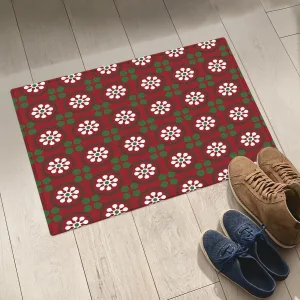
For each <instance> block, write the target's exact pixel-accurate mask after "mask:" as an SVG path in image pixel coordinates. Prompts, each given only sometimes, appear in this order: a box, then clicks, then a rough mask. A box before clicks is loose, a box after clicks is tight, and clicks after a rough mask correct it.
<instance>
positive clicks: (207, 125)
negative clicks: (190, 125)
mask: <svg viewBox="0 0 300 300" xmlns="http://www.w3.org/2000/svg"><path fill="white" fill-rule="evenodd" d="M215 126H216V120H215V119H213V118H212V117H210V116H208V117H204V116H202V117H200V119H198V120H196V127H197V128H198V129H199V130H201V131H202V130H206V131H207V130H210V129H211V128H213V127H215Z"/></svg>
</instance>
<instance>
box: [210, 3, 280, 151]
mask: <svg viewBox="0 0 300 300" xmlns="http://www.w3.org/2000/svg"><path fill="white" fill-rule="evenodd" d="M209 2H210V3H211V5H212V7H213V9H214V10H215V12H216V14H217V15H218V16H219V19H220V22H221V23H222V25H223V27H224V29H225V31H226V33H227V35H228V38H229V40H230V41H231V43H232V47H233V49H234V50H235V52H236V55H237V57H238V58H239V61H240V63H241V65H242V66H243V68H244V70H245V73H246V74H247V76H248V78H249V81H250V83H251V86H252V87H253V89H254V91H255V94H256V97H257V100H258V101H259V103H260V106H261V110H262V111H263V112H264V114H265V117H264V118H265V119H267V120H268V123H269V125H270V127H271V129H272V133H273V134H274V136H275V138H276V141H277V143H278V144H279V146H280V148H281V149H283V147H282V145H281V142H280V141H279V138H278V136H277V133H276V131H275V130H274V128H273V125H272V123H271V121H270V118H269V117H268V114H267V113H266V110H265V108H264V106H263V102H262V101H261V100H260V97H259V95H258V93H257V91H256V88H255V86H254V84H253V82H252V80H251V77H250V75H249V74H248V72H247V69H246V67H245V65H244V64H243V61H242V59H241V58H240V56H239V54H238V51H237V50H236V47H235V46H234V43H233V41H232V39H231V37H230V34H229V32H228V30H227V28H226V26H225V24H224V22H223V20H222V18H221V16H220V14H219V12H218V10H217V9H216V7H215V6H214V4H213V3H212V1H211V0H209ZM259 3H260V4H261V2H260V1H259ZM261 6H262V8H263V5H262V4H261Z"/></svg>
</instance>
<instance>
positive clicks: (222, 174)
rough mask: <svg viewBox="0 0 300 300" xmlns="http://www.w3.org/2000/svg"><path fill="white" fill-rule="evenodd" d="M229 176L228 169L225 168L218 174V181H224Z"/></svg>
mask: <svg viewBox="0 0 300 300" xmlns="http://www.w3.org/2000/svg"><path fill="white" fill-rule="evenodd" d="M228 178H229V174H228V170H227V169H224V170H223V171H222V172H220V173H219V174H218V181H224V180H227V179H228Z"/></svg>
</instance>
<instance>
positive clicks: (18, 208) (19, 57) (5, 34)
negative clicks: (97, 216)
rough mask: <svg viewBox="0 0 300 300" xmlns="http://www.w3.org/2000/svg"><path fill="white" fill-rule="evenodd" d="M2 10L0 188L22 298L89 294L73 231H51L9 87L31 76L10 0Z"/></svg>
mask: <svg viewBox="0 0 300 300" xmlns="http://www.w3.org/2000/svg"><path fill="white" fill-rule="evenodd" d="M26 10H27V11H31V12H32V14H33V15H34V14H38V11H34V10H32V9H29V10H28V9H27V8H26ZM0 14H1V17H0V27H1V31H0V45H1V46H0V57H1V59H0V61H1V68H0V69H1V71H0V97H1V99H2V101H1V105H2V106H1V110H0V124H1V126H0V136H1V140H2V141H5V144H3V146H2V147H1V156H0V165H1V169H0V191H1V194H2V200H3V205H4V209H5V213H6V219H7V224H8V229H9V233H10V237H11V243H12V247H13V251H14V256H15V261H16V267H17V271H18V274H19V278H20V284H21V289H22V293H23V299H24V300H27V299H28V300H40V299H45V300H46V299H47V300H50V299H51V300H52V299H63V300H67V299H70V297H71V298H72V299H78V300H79V299H90V294H89V291H88V287H87V283H86V280H85V276H84V272H83V269H82V265H81V262H80V257H79V253H78V250H77V247H76V243H75V239H74V235H73V234H65V235H61V236H58V237H55V238H54V237H51V236H50V234H49V231H48V227H47V224H46V221H45V217H44V214H43V209H42V206H41V201H40V198H39V196H38V193H37V189H36V186H35V181H34V178H33V175H32V171H31V167H30V164H29V161H28V157H27V153H26V150H25V145H24V142H23V138H22V135H21V132H20V129H19V124H18V121H17V118H16V114H15V112H14V108H13V105H12V100H11V96H10V93H9V89H10V88H13V87H16V86H20V85H24V84H26V83H28V82H31V77H30V73H29V70H28V65H27V62H26V57H25V54H24V51H23V47H22V43H21V39H20V36H19V32H18V28H17V25H16V22H15V18H14V14H13V10H12V7H11V3H10V1H8V0H5V1H2V2H1V10H0ZM2 29H4V30H2ZM8 128H9V130H7V129H8ZM8 158H13V159H8ZM70 274H76V276H71V275H70ZM11 284H12V285H13V282H12V283H11ZM54 287H55V288H54ZM3 299H14V298H10V297H6V298H3Z"/></svg>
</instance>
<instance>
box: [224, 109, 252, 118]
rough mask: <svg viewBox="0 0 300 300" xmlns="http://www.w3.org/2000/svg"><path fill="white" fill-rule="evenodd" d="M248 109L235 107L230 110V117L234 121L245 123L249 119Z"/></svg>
mask: <svg viewBox="0 0 300 300" xmlns="http://www.w3.org/2000/svg"><path fill="white" fill-rule="evenodd" d="M248 113H249V111H248V109H246V108H245V107H235V108H233V109H231V110H230V112H229V117H230V118H231V119H232V120H234V121H243V120H244V119H245V118H248Z"/></svg>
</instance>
